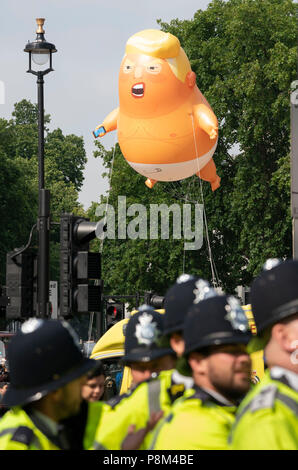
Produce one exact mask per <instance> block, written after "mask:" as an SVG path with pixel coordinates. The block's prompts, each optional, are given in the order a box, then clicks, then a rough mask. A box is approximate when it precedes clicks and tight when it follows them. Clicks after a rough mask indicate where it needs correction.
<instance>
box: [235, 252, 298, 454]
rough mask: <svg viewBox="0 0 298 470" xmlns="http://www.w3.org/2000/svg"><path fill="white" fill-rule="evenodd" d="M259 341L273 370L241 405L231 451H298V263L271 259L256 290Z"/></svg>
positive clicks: (254, 344)
mask: <svg viewBox="0 0 298 470" xmlns="http://www.w3.org/2000/svg"><path fill="white" fill-rule="evenodd" d="M251 305H252V311H253V315H254V318H255V322H256V327H257V336H256V337H254V338H253V339H252V341H251V342H250V344H249V350H250V352H254V351H258V350H261V349H263V350H264V352H265V357H266V363H267V365H268V369H267V370H266V372H265V376H264V378H263V379H262V380H261V383H260V384H258V385H257V386H256V387H255V388H253V389H252V390H251V392H250V393H249V394H248V395H247V397H246V398H245V399H244V400H243V402H242V403H241V406H240V407H239V410H238V413H237V416H236V422H235V425H234V426H233V428H232V433H231V436H230V441H231V447H232V449H236V450H242V449H245V450H247V449H254V450H255V449H256V450H297V449H298V419H297V416H298V261H296V260H295V261H293V260H289V261H285V262H280V261H279V260H277V259H270V260H267V262H266V263H265V265H264V270H263V272H262V273H261V274H260V275H259V276H258V277H257V278H256V279H255V280H254V282H253V283H252V286H251Z"/></svg>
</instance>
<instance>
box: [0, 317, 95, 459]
mask: <svg viewBox="0 0 298 470" xmlns="http://www.w3.org/2000/svg"><path fill="white" fill-rule="evenodd" d="M8 362H9V367H10V385H9V387H8V390H7V391H6V393H5V395H4V398H3V400H4V404H5V405H6V406H9V407H11V409H10V410H9V411H7V412H6V414H5V415H4V416H3V418H2V419H1V420H0V449H2V450H3V449H5V450H59V449H69V448H71V443H70V442H69V441H68V439H67V433H65V432H64V431H65V430H63V429H61V426H60V424H59V423H61V422H62V420H64V419H65V418H68V417H70V416H72V415H75V414H76V413H78V411H79V409H80V406H81V387H82V384H83V383H84V381H85V379H86V374H87V372H88V371H90V370H91V369H93V368H94V367H95V365H96V361H93V360H90V359H86V358H84V356H83V354H82V352H81V350H80V346H79V342H78V338H77V336H76V333H75V332H74V331H73V329H72V328H71V327H70V325H69V324H68V323H66V322H64V321H63V322H59V321H55V320H41V319H35V318H32V319H29V320H27V321H26V322H24V323H23V325H22V327H21V329H20V330H19V331H18V332H17V333H16V335H15V336H14V337H13V338H12V339H11V341H10V343H9V346H8Z"/></svg>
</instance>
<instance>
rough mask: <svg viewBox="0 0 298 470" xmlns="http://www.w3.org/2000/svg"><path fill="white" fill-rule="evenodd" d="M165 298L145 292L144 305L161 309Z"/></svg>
mask: <svg viewBox="0 0 298 470" xmlns="http://www.w3.org/2000/svg"><path fill="white" fill-rule="evenodd" d="M164 300H165V298H164V297H163V296H161V295H158V294H154V293H153V292H145V295H144V302H145V304H146V305H151V307H153V308H157V309H161V308H163V304H164Z"/></svg>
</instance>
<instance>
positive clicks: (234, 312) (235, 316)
mask: <svg viewBox="0 0 298 470" xmlns="http://www.w3.org/2000/svg"><path fill="white" fill-rule="evenodd" d="M225 309H226V311H227V312H228V313H227V315H226V316H225V320H228V321H229V322H230V323H231V325H232V327H233V329H234V330H240V331H242V332H243V333H246V332H247V331H248V330H249V325H248V319H247V317H246V315H245V313H244V310H243V308H242V307H241V305H240V302H239V300H238V299H236V297H234V296H232V295H231V296H229V297H228V298H227V305H226V306H225Z"/></svg>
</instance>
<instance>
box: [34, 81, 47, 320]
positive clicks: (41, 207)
mask: <svg viewBox="0 0 298 470" xmlns="http://www.w3.org/2000/svg"><path fill="white" fill-rule="evenodd" d="M37 77H38V78H37V89H38V187H39V192H38V238H39V244H38V270H37V271H38V283H37V288H38V296H37V316H38V317H41V318H47V317H48V316H49V278H50V276H49V260H50V255H49V251H50V249H49V246H50V191H49V190H47V189H45V188H44V97H43V84H44V80H43V73H42V72H38V74H37Z"/></svg>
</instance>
